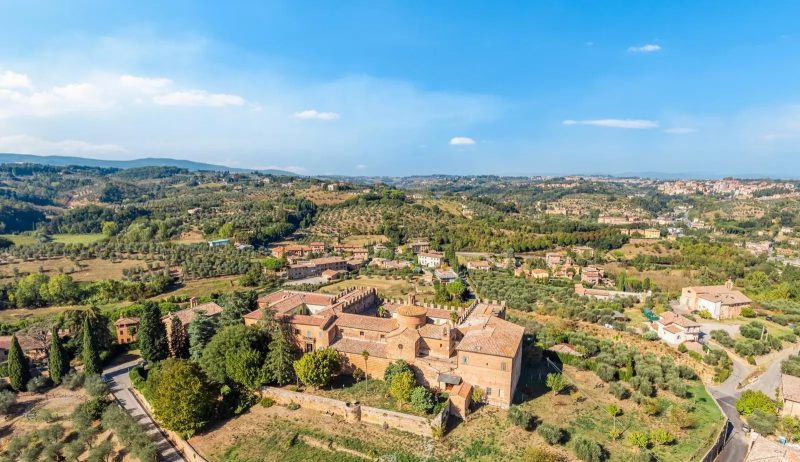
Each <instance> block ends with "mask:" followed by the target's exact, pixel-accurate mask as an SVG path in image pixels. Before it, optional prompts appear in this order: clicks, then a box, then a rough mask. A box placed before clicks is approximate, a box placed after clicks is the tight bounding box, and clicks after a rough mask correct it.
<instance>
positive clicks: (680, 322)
mask: <svg viewBox="0 0 800 462" xmlns="http://www.w3.org/2000/svg"><path fill="white" fill-rule="evenodd" d="M650 327H651V328H652V329H653V330H654V331H656V333H658V337H659V338H660V339H662V340H664V341H665V342H667V343H671V344H679V343H683V342H696V341H697V339H698V338H699V336H700V324H698V323H696V322H694V321H692V320H691V319H688V318H686V317H684V316H681V315H679V314H677V313H675V312H672V311H666V312H664V313H662V314H661V317H660V318H659V319H658V320H656V321H653V323H652V324H651V325H650Z"/></svg>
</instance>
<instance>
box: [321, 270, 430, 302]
mask: <svg viewBox="0 0 800 462" xmlns="http://www.w3.org/2000/svg"><path fill="white" fill-rule="evenodd" d="M350 287H374V288H375V289H377V290H378V293H379V294H380V295H381V296H383V297H384V298H403V297H405V296H406V295H408V294H409V293H411V292H415V293H416V294H417V296H418V298H420V299H421V300H423V301H428V299H432V298H433V286H431V285H426V284H424V283H423V282H422V280H421V279H420V278H419V277H412V279H411V280H407V279H391V278H385V277H379V276H359V277H357V278H355V279H346V280H344V281H339V282H336V283H334V284H330V285H327V286H324V287H322V288H321V289H320V290H319V291H320V292H323V293H327V294H335V293H339V292H341V291H342V290H344V289H347V288H350Z"/></svg>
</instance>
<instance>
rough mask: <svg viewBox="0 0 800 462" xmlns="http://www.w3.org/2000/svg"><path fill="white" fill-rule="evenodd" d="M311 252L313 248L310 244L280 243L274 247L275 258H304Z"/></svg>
mask: <svg viewBox="0 0 800 462" xmlns="http://www.w3.org/2000/svg"><path fill="white" fill-rule="evenodd" d="M323 251H324V246H323ZM311 252H313V250H312V248H311V246H308V245H280V246H278V247H273V249H272V256H273V257H275V258H303V257H305V256H306V255H308V254H310V253H311Z"/></svg>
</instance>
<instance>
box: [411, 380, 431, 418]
mask: <svg viewBox="0 0 800 462" xmlns="http://www.w3.org/2000/svg"><path fill="white" fill-rule="evenodd" d="M410 400H411V407H413V408H414V409H415V410H416V411H417V412H430V411H431V409H433V395H432V394H431V392H430V391H428V389H427V388H425V387H423V386H419V387H415V388H414V389H413V390H412V391H411V398H410Z"/></svg>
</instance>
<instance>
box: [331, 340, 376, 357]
mask: <svg viewBox="0 0 800 462" xmlns="http://www.w3.org/2000/svg"><path fill="white" fill-rule="evenodd" d="M331 348H333V349H334V350H336V351H339V352H342V353H353V354H361V352H363V351H365V350H366V351H367V353H369V355H370V356H372V357H376V358H386V357H387V355H386V344H385V343H379V342H370V341H365V340H356V339H352V338H347V337H345V338H340V339H339V340H337V341H336V342H334V343H332V344H331Z"/></svg>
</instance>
